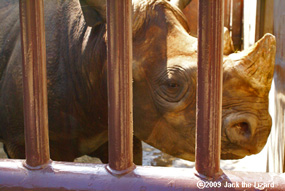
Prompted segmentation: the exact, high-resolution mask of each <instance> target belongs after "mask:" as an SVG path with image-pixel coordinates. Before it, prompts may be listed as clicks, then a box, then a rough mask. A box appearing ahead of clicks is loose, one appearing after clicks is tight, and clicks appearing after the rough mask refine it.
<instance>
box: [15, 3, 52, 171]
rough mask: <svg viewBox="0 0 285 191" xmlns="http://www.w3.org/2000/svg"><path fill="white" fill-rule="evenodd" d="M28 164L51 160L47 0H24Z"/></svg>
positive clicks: (25, 115) (40, 165) (24, 80)
mask: <svg viewBox="0 0 285 191" xmlns="http://www.w3.org/2000/svg"><path fill="white" fill-rule="evenodd" d="M20 20H21V35H22V59H23V61H22V65H23V88H24V117H25V140H26V164H27V166H28V167H31V168H41V167H43V166H44V165H46V164H48V163H49V160H50V154H49V140H48V111H47V82H46V47H45V26H44V9H43V1H42V0H37V1H30V0H20Z"/></svg>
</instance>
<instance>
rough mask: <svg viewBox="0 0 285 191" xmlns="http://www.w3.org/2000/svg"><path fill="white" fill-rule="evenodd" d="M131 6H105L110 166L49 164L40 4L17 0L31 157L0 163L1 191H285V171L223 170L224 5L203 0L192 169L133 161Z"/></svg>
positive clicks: (115, 1) (113, 1) (122, 0)
mask: <svg viewBox="0 0 285 191" xmlns="http://www.w3.org/2000/svg"><path fill="white" fill-rule="evenodd" d="M131 9H132V8H131V0H108V1H107V23H108V27H107V28H108V101H109V106H110V107H109V114H108V116H109V141H110V142H109V164H80V163H68V162H57V161H52V160H51V159H50V154H49V143H48V140H49V139H48V113H47V79H46V63H45V62H46V53H45V30H44V17H43V0H20V17H21V28H22V54H23V82H24V83H23V84H24V113H25V114H24V115H25V134H26V160H10V159H1V160H0V190H100V191H103V190H104V191H107V190H108V191H111V190H114V191H135V190H138V191H158V190H163V191H174V190H175V191H178V190H179V191H186V190H200V189H202V188H205V189H207V188H208V189H209V190H213V189H219V190H229V188H226V187H225V185H226V184H229V183H237V184H239V185H243V187H238V188H235V190H245V189H246V190H259V189H260V190H262V189H266V190H285V176H284V174H270V173H253V172H234V171H222V170H221V169H220V147H221V145H220V144H221V137H220V136H221V110H222V107H221V103H222V58H223V55H222V54H223V51H222V42H223V9H224V2H223V0H215V1H212V0H200V1H199V15H200V16H199V32H198V38H199V40H198V90H197V109H196V111H197V125H196V126H197V127H196V164H195V169H185V168H171V167H167V168H166V167H144V166H136V165H135V164H134V163H133V154H132V153H133V151H132V149H133V148H132V137H133V135H132V133H133V129H132V128H133V127H132V126H133V122H132V113H133V111H132V67H131V63H132V56H131V53H132V30H131V28H132V27H131ZM117 49H120V50H124V51H119V52H117V51H116V50H117ZM198 127H199V128H198ZM257 183H260V185H257ZM272 183H273V184H274V185H273V186H269V187H267V184H268V185H269V184H271V185H272ZM261 184H263V185H261ZM262 186H263V187H262Z"/></svg>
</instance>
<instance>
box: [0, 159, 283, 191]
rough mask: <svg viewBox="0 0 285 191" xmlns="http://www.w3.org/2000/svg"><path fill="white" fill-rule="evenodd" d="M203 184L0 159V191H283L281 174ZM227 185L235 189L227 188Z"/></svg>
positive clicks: (157, 170)
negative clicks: (29, 166)
mask: <svg viewBox="0 0 285 191" xmlns="http://www.w3.org/2000/svg"><path fill="white" fill-rule="evenodd" d="M257 177H258V178H257ZM204 181H205V180H204ZM204 181H203V180H202V179H200V178H199V177H197V176H195V175H194V170H193V169H191V168H171V167H167V168H165V167H141V166H138V167H137V168H136V169H135V170H134V171H132V172H130V173H129V174H126V175H124V176H119V177H118V176H113V175H111V174H110V173H109V172H108V171H107V170H106V167H105V165H102V164H80V163H64V162H52V163H50V165H49V166H47V168H45V169H42V170H37V171H29V170H28V169H26V168H25V167H24V166H23V161H22V160H0V189H1V190H13V191H14V190H38V191H41V190H45V191H52V190H78V191H81V190H84V191H86V190H109V191H126V190H130V191H133V190H140V191H173V190H177V191H178V190H181V191H182V190H183V191H190V190H202V188H203V186H204V188H205V190H226V191H227V190H268V191H269V190H276V191H277V190H278V191H279V190H284V189H285V174H274V173H260V172H258V173H254V172H233V171H225V173H224V174H223V175H222V176H221V178H220V179H219V180H217V181H216V182H212V183H210V182H208V184H206V183H205V182H204ZM213 183H215V184H213ZM227 185H238V187H237V188H234V189H231V188H228V187H227ZM198 186H199V187H198ZM263 186H264V189H262V187H263ZM199 188H201V189H199ZM206 188H208V189H206ZM258 188H259V189H258Z"/></svg>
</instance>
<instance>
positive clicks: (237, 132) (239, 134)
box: [226, 122, 253, 145]
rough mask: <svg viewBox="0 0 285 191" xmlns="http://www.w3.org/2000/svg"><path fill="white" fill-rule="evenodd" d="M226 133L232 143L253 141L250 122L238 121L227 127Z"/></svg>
mask: <svg viewBox="0 0 285 191" xmlns="http://www.w3.org/2000/svg"><path fill="white" fill-rule="evenodd" d="M226 134H227V137H228V138H229V140H230V141H231V142H232V143H236V144H238V145H243V144H246V143H248V142H250V141H251V137H252V134H253V132H252V130H251V126H250V124H249V123H248V122H237V123H232V124H231V125H229V126H227V127H226Z"/></svg>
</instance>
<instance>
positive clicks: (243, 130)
mask: <svg viewBox="0 0 285 191" xmlns="http://www.w3.org/2000/svg"><path fill="white" fill-rule="evenodd" d="M232 128H234V129H235V131H236V133H238V134H239V135H241V136H244V137H246V138H250V136H251V130H250V126H249V124H248V123H246V122H241V123H236V124H234V125H233V126H232Z"/></svg>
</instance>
